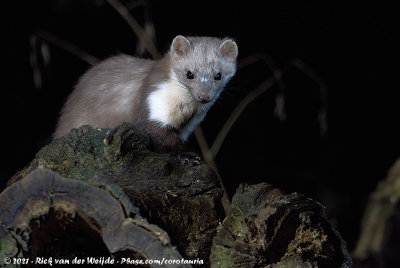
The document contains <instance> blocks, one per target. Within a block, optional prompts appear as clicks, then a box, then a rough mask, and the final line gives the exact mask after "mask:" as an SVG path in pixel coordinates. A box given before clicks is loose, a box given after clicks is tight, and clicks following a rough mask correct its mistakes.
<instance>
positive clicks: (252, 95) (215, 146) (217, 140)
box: [210, 77, 275, 159]
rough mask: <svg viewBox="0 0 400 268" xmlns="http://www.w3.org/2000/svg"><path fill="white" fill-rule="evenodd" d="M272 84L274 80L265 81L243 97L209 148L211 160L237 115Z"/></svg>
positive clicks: (271, 78)
mask: <svg viewBox="0 0 400 268" xmlns="http://www.w3.org/2000/svg"><path fill="white" fill-rule="evenodd" d="M274 82H275V79H274V78H273V77H270V78H268V79H266V80H265V81H264V82H262V83H261V84H260V85H259V86H258V87H257V88H256V89H255V90H253V91H251V92H250V93H249V94H247V95H246V97H244V99H243V100H242V101H241V102H240V103H239V104H238V105H237V106H236V107H235V109H234V110H233V112H232V113H231V115H230V116H229V118H228V120H226V122H225V124H224V126H223V127H222V128H221V130H220V131H219V133H218V135H217V137H216V138H215V140H214V143H213V144H212V146H211V153H210V154H211V156H212V158H213V159H215V157H216V156H217V154H218V152H219V149H220V148H221V146H222V143H223V142H224V140H225V137H226V135H227V134H228V132H229V131H230V129H231V128H232V126H233V124H234V123H235V122H236V120H237V119H238V117H239V115H240V114H241V113H242V112H243V110H244V109H245V108H246V106H247V105H248V104H249V103H251V102H252V101H253V100H254V99H256V98H257V97H258V96H260V95H261V94H263V93H264V92H265V91H267V90H268V89H269V88H271V87H272V86H273V85H274Z"/></svg>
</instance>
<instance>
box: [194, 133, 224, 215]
mask: <svg viewBox="0 0 400 268" xmlns="http://www.w3.org/2000/svg"><path fill="white" fill-rule="evenodd" d="M194 135H195V137H196V140H197V142H198V143H199V147H200V151H201V153H202V155H203V157H204V160H205V161H206V162H207V164H208V165H209V166H210V167H211V168H212V169H213V170H214V171H215V173H216V174H217V176H218V180H219V181H220V184H221V187H222V190H223V191H224V195H223V197H222V199H221V202H222V206H223V207H224V210H225V214H226V215H227V213H228V211H229V207H230V202H229V195H228V191H227V190H226V187H225V184H223V183H222V178H221V175H220V174H219V172H218V169H217V165H216V164H215V162H214V158H213V157H212V155H211V153H210V152H211V150H210V148H209V146H208V143H207V141H206V138H205V136H204V133H203V130H202V128H201V127H200V126H197V127H196V128H195V129H194Z"/></svg>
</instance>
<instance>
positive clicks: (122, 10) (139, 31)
mask: <svg viewBox="0 0 400 268" xmlns="http://www.w3.org/2000/svg"><path fill="white" fill-rule="evenodd" d="M107 2H108V3H109V4H110V5H111V6H112V7H113V8H114V9H115V10H116V11H117V12H118V13H119V14H120V15H121V17H122V18H123V19H124V20H125V21H126V22H127V23H128V24H129V26H130V27H131V29H132V30H133V31H134V32H135V34H136V36H137V37H138V38H139V40H140V42H141V43H142V44H143V46H144V47H145V48H146V49H147V51H148V52H149V53H150V55H151V56H152V57H153V59H159V58H161V54H160V52H158V50H157V48H156V46H155V45H154V43H153V42H152V41H151V39H150V38H149V36H148V35H147V34H146V31H145V30H144V29H143V27H142V26H140V24H139V23H138V22H137V21H136V20H135V19H134V18H133V17H132V15H131V14H130V13H129V10H128V9H127V8H126V7H125V6H124V5H123V4H121V3H120V2H119V1H118V0H107Z"/></svg>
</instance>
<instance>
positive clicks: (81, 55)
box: [35, 30, 100, 65]
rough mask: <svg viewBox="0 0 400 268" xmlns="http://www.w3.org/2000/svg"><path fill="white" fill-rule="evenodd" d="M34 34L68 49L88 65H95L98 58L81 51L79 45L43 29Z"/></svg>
mask: <svg viewBox="0 0 400 268" xmlns="http://www.w3.org/2000/svg"><path fill="white" fill-rule="evenodd" d="M35 35H36V36H38V37H40V38H41V39H43V40H46V41H47V42H49V43H51V44H53V45H55V46H58V47H60V48H62V49H64V50H66V51H68V52H69V53H71V54H72V55H74V56H75V57H77V58H79V59H81V60H82V61H84V62H86V63H87V64H89V65H95V64H96V63H98V62H99V61H100V60H99V59H98V58H96V57H94V56H92V55H90V54H88V53H86V52H85V51H83V50H82V49H80V48H79V47H77V46H76V45H74V44H72V43H70V42H68V41H65V40H62V39H59V38H58V37H57V36H55V35H53V34H51V33H49V32H47V31H44V30H38V31H37V32H36V33H35Z"/></svg>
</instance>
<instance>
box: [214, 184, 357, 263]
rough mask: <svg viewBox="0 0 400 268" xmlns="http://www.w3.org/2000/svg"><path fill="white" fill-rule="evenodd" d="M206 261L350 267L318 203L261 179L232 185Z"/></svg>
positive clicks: (339, 238)
mask: <svg viewBox="0 0 400 268" xmlns="http://www.w3.org/2000/svg"><path fill="white" fill-rule="evenodd" d="M210 260H211V264H212V265H211V267H268V268H273V267H351V258H350V256H349V253H348V251H347V248H346V243H345V242H344V241H343V240H342V238H341V236H340V235H339V233H338V232H337V231H335V229H334V228H333V227H332V226H331V225H330V223H329V222H328V221H327V219H326V217H325V216H324V212H323V208H322V207H321V205H320V204H318V203H317V202H315V201H313V200H311V199H309V198H306V197H304V196H303V195H301V194H297V193H292V194H285V193H283V192H282V191H280V190H279V189H276V188H273V187H272V186H270V185H268V184H266V183H262V184H258V185H253V186H247V185H241V186H240V187H239V188H238V190H237V192H236V194H235V195H234V197H233V200H232V205H231V209H230V212H229V214H228V217H227V218H226V219H225V220H224V222H223V224H222V227H221V229H220V230H219V232H218V233H217V235H216V237H215V238H214V241H213V245H212V251H211V257H210Z"/></svg>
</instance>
